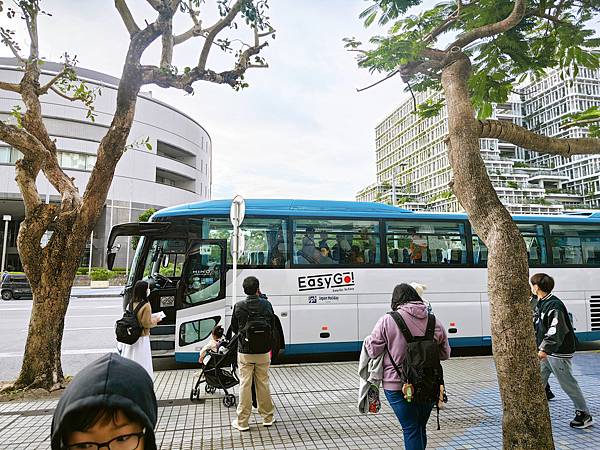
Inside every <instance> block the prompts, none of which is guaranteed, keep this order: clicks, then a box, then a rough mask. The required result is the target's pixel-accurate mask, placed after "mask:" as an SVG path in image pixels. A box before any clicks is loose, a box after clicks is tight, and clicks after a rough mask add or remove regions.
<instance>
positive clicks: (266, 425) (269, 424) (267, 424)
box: [263, 417, 277, 427]
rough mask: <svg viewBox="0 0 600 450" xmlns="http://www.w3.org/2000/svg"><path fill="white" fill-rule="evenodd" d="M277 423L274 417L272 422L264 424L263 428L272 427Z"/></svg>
mask: <svg viewBox="0 0 600 450" xmlns="http://www.w3.org/2000/svg"><path fill="white" fill-rule="evenodd" d="M275 422H277V420H276V419H275V417H273V418H272V419H271V421H270V422H263V427H270V426H271V425H273V424H274V423H275Z"/></svg>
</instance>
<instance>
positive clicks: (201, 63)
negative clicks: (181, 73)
mask: <svg viewBox="0 0 600 450" xmlns="http://www.w3.org/2000/svg"><path fill="white" fill-rule="evenodd" d="M242 2H243V0H237V1H236V2H235V4H234V5H233V6H232V7H231V9H230V10H229V12H228V13H227V15H226V16H225V17H223V18H222V19H221V20H219V21H218V22H217V23H215V24H214V25H213V26H212V27H210V31H209V32H208V35H207V36H206V41H205V42H204V46H203V47H202V52H201V53H200V59H199V60H198V69H199V70H201V71H203V70H204V69H205V68H206V61H207V60H208V54H209V53H210V48H211V46H212V43H213V41H214V40H215V37H216V36H217V35H218V34H219V33H220V32H221V30H222V29H223V28H225V27H227V26H229V25H231V22H233V19H235V16H237V14H238V13H239V12H240V10H241V9H242Z"/></svg>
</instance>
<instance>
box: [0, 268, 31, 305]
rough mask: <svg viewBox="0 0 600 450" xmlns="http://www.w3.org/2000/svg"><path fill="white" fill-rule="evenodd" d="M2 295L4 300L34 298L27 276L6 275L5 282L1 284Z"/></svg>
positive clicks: (0, 291)
mask: <svg viewBox="0 0 600 450" xmlns="http://www.w3.org/2000/svg"><path fill="white" fill-rule="evenodd" d="M0 293H1V295H2V300H11V299H13V298H14V299H18V298H21V297H32V296H33V295H32V293H31V286H30V285H29V280H28V279H27V277H26V276H25V275H13V274H9V275H4V280H3V281H2V283H0Z"/></svg>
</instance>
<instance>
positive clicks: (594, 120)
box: [560, 117, 600, 130]
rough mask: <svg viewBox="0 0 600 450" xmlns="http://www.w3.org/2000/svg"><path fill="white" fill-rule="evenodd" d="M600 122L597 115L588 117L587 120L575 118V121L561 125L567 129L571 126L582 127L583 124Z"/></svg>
mask: <svg viewBox="0 0 600 450" xmlns="http://www.w3.org/2000/svg"><path fill="white" fill-rule="evenodd" d="M598 122H600V117H596V118H593V119H586V120H575V121H573V122H567V123H565V124H562V125H561V126H560V128H561V129H563V130H566V129H569V128H573V127H580V126H582V125H592V124H596V123H598Z"/></svg>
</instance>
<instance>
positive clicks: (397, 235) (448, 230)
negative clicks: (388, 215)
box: [386, 220, 467, 265]
mask: <svg viewBox="0 0 600 450" xmlns="http://www.w3.org/2000/svg"><path fill="white" fill-rule="evenodd" d="M386 239H387V253H388V258H389V259H388V261H389V262H390V264H392V265H405V264H435V265H446V264H466V263H467V244H466V239H465V226H464V224H463V223H461V222H409V221H400V220H398V221H395V220H389V221H387V222H386Z"/></svg>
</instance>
